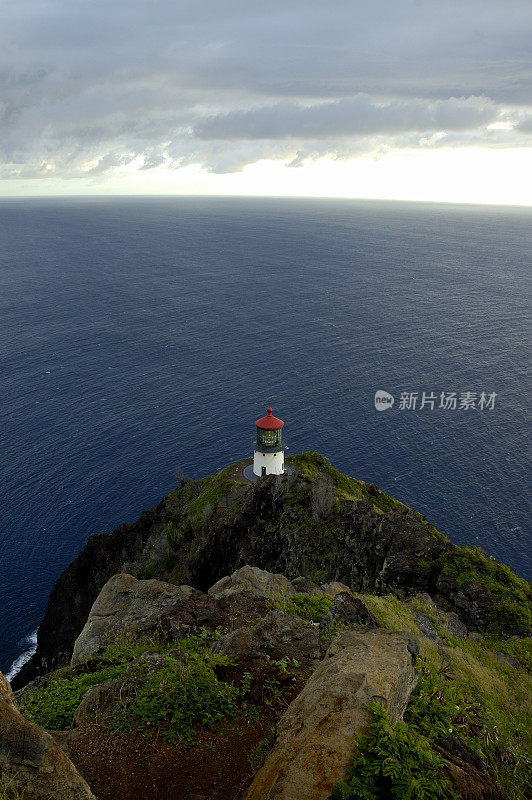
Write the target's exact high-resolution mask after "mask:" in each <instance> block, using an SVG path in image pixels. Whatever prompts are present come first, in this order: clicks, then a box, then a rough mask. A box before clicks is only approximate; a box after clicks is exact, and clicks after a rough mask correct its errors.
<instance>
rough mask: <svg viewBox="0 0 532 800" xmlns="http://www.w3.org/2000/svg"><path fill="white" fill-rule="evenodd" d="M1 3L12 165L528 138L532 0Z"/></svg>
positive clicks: (210, 159)
mask: <svg viewBox="0 0 532 800" xmlns="http://www.w3.org/2000/svg"><path fill="white" fill-rule="evenodd" d="M2 18H3V19H2V26H1V28H0V162H1V163H0V175H3V176H4V177H5V176H20V177H27V176H28V175H32V176H36V177H37V176H39V177H42V178H43V179H45V178H46V177H47V176H48V175H50V174H53V175H54V176H56V177H57V176H63V177H76V176H79V175H87V174H91V175H93V176H97V175H101V174H110V173H112V172H113V171H114V170H120V169H122V168H123V167H124V166H125V165H127V164H129V165H135V166H136V168H138V169H139V170H148V169H157V168H158V167H161V166H166V167H169V168H174V169H177V168H179V167H182V166H186V165H188V164H192V163H197V164H201V165H202V166H204V167H205V168H206V169H209V170H212V171H219V172H226V171H233V170H238V169H241V168H242V167H243V166H245V164H247V163H253V162H254V161H257V160H259V159H261V158H274V159H275V158H279V159H284V160H287V161H290V162H291V163H293V164H294V165H296V164H299V163H302V159H303V160H304V159H306V158H314V157H319V156H320V155H322V154H329V155H332V156H333V157H335V158H346V157H349V156H350V155H353V154H357V153H362V152H364V153H365V152H371V151H372V150H373V151H375V152H378V150H379V149H380V148H383V147H384V148H392V149H393V148H401V147H404V146H407V145H406V144H405V143H406V142H408V143H409V144H408V146H409V147H419V148H424V147H427V146H430V147H439V146H443V145H445V146H447V145H448V144H449V143H452V144H453V146H459V145H460V143H462V144H463V145H467V144H468V143H471V142H473V141H474V142H475V143H476V145H477V146H484V147H499V146H501V145H512V144H516V143H519V144H520V145H521V146H522V145H523V144H530V143H531V137H530V133H532V131H531V127H530V119H532V107H531V106H530V103H531V100H530V98H531V95H532V92H531V86H532V58H531V51H530V40H531V33H532V4H531V3H530V2H529V0H506V2H505V3H504V4H503V3H501V2H500V0H469V2H467V3H463V2H459V1H458V0H448V2H446V3H441V2H436V0H404V2H402V3H397V2H396V1H395V0H373V2H372V3H367V2H361V1H357V0H335V2H333V3H332V4H324V3H323V2H321V1H320V2H317V0H292V2H291V3H286V2H284V0H283V2H281V1H280V0H271V2H270V3H268V4H264V3H258V2H257V1H256V0H248V2H245V3H244V2H242V0H226V2H224V3H223V4H220V3H219V1H218V0H202V2H200V3H198V2H193V0H152V1H151V2H148V0H129V1H128V2H127V3H126V2H125V0H116V2H113V3H109V2H108V1H107V0H91V2H90V3H87V2H86V1H85V0H83V1H82V0H5V2H4V4H3V9H2ZM505 120H506V121H509V124H508V125H507V126H506V127H504V126H502V127H501V128H500V129H499V130H494V129H490V125H494V124H498V123H499V122H501V121H505ZM43 164H45V165H46V166H45V167H44V168H43V166H42V165H43Z"/></svg>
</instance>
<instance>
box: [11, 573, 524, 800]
mask: <svg viewBox="0 0 532 800" xmlns="http://www.w3.org/2000/svg"><path fill="white" fill-rule="evenodd" d="M527 654H529V650H527V645H526V642H524V640H522V639H519V638H516V637H514V638H512V639H510V640H505V639H501V638H497V637H494V636H493V635H492V634H490V635H484V636H483V635H481V634H480V633H478V632H476V631H469V630H468V629H467V627H466V626H465V625H464V624H463V623H462V622H460V620H459V619H458V617H457V615H456V613H455V612H453V611H446V610H444V609H443V608H442V607H440V606H438V604H437V603H435V602H434V600H433V599H432V598H431V597H430V596H429V595H427V594H419V593H418V594H415V595H412V596H411V597H410V598H408V599H403V600H400V599H398V598H397V597H396V596H395V595H393V594H387V595H375V594H371V593H360V592H356V591H354V590H353V589H352V588H351V587H348V586H346V585H344V584H341V583H340V582H338V581H329V582H326V583H323V584H320V585H318V584H317V583H315V582H313V581H311V580H309V579H308V578H306V577H304V576H298V577H297V578H295V579H293V580H289V579H288V578H287V577H286V576H285V575H282V574H272V573H270V572H267V571H265V570H261V569H259V568H258V567H252V566H249V565H245V566H243V567H241V568H240V569H238V570H237V571H235V572H234V573H232V574H231V575H226V576H224V577H223V578H221V579H220V580H219V581H217V582H216V583H215V584H214V585H212V586H211V587H209V589H208V592H206V593H205V592H202V591H200V590H199V589H197V588H194V587H192V586H190V585H186V584H185V585H179V586H176V585H174V584H170V583H167V582H164V581H160V580H156V579H153V578H150V579H137V578H135V577H134V576H132V575H130V574H127V573H118V574H116V575H113V576H112V577H111V578H110V579H109V581H108V582H107V583H106V584H105V585H104V587H103V588H102V590H101V591H100V593H99V594H98V597H97V598H96V601H95V602H94V604H93V606H92V608H91V610H90V613H89V615H88V618H87V620H86V622H85V625H84V626H83V629H82V631H81V632H80V634H79V636H78V637H77V639H76V641H75V644H74V648H73V653H72V657H71V661H70V666H68V667H63V668H61V669H59V670H56V671H52V672H50V673H48V674H47V675H44V676H41V677H39V678H38V679H36V680H35V681H34V682H33V683H32V684H30V685H29V686H27V687H25V688H24V689H22V690H20V691H18V692H17V693H16V699H17V701H18V703H19V704H20V709H21V712H22V716H21V714H20V713H19V711H18V710H17V708H16V705H15V698H14V697H13V695H12V694H11V693H10V690H9V687H8V686H7V684H5V690H6V691H5V697H6V700H7V704H4V705H2V702H0V796H2V797H3V795H2V793H1V792H2V784H4V786H5V785H9V786H11V789H10V790H8V792H7V795H6V796H7V797H8V798H9V800H11V798H13V800H19V795H18V791H19V790H21V791H23V792H26V793H28V791H29V796H30V797H31V798H32V800H33V798H34V797H35V800H44V798H46V799H47V800H48V798H49V797H51V796H54V797H61V798H62V800H80V798H81V797H87V798H88V797H91V796H92V795H91V792H92V794H94V795H95V797H97V798H98V800H116V798H118V797H120V798H121V800H146V798H147V797H150V798H153V800H190V798H194V800H211V799H212V798H217V799H218V800H264V798H266V797H268V798H270V800H355V798H359V797H367V798H372V799H373V800H388V798H390V797H395V798H398V800H402V799H403V798H404V799H405V800H406V798H409V800H459V799H460V798H462V800H510V798H512V799H513V798H526V797H528V791H529V788H530V774H529V773H527V746H528V739H529V736H530V728H531V724H530V723H531V720H530V710H529V709H528V708H527V706H526V701H527V698H528V697H529V695H530V691H531V679H530V674H529V671H528V670H529V667H530V664H529V662H528V661H527V659H528V658H529V655H527ZM1 700H2V684H1V681H0V701H1ZM38 725H42V726H44V727H46V728H48V729H51V735H50V733H47V732H45V731H43V730H42V728H39V727H38ZM26 734H29V735H26ZM30 744H31V747H30ZM59 748H61V750H62V751H63V753H64V755H63V754H62V753H61V751H60V749H59ZM30 750H31V752H30ZM30 756H31V757H30ZM41 766H42V767H43V768H41ZM76 770H77V771H76ZM39 787H40V788H39ZM89 787H90V788H89ZM36 789H37V793H36V792H35V790H36ZM39 791H40V792H41V793H39ZM32 792H33V793H32ZM24 796H25V795H24Z"/></svg>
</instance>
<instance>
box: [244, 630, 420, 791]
mask: <svg viewBox="0 0 532 800" xmlns="http://www.w3.org/2000/svg"><path fill="white" fill-rule="evenodd" d="M417 649H418V645H417V642H416V640H415V639H414V638H413V637H412V636H411V635H410V634H406V633H395V632H392V631H387V630H382V629H377V630H371V631H368V632H366V633H359V632H355V631H345V632H344V633H342V634H340V635H339V636H338V637H337V638H336V639H335V641H334V642H333V643H332V645H331V646H330V647H329V649H328V651H327V653H326V655H325V658H324V660H323V661H322V662H321V663H320V664H319V666H318V667H317V669H316V670H315V671H314V672H313V674H312V675H311V677H310V678H309V680H308V681H307V683H306V685H305V687H304V689H303V691H302V692H301V694H299V695H298V697H297V698H296V699H295V700H294V701H293V702H292V703H291V705H290V706H289V708H288V709H287V711H286V712H285V713H284V715H283V716H282V718H281V720H280V722H279V725H278V727H277V737H276V741H275V744H274V747H273V749H272V750H271V752H270V753H269V755H268V756H267V758H266V761H265V763H264V766H263V767H262V769H261V770H260V771H259V772H258V773H257V775H256V776H255V779H254V781H253V783H252V784H251V786H250V788H249V790H248V792H247V794H246V796H245V800H264V798H266V797H267V798H268V800H323V798H326V797H328V796H329V795H330V793H331V791H332V788H333V785H334V783H335V781H337V780H338V779H341V778H345V777H346V775H347V772H348V768H349V766H350V763H351V761H352V758H353V755H354V739H355V737H356V736H357V734H359V733H361V732H363V731H364V730H365V729H366V727H367V725H368V723H369V721H370V711H369V710H368V703H369V702H370V701H372V700H375V699H378V700H380V702H381V703H382V704H383V705H384V706H385V708H386V709H387V711H388V714H389V717H390V719H391V720H392V721H393V722H397V721H398V720H400V719H401V717H402V715H403V712H404V709H405V707H406V704H407V702H408V698H409V697H410V693H411V691H412V689H413V688H414V686H415V685H416V682H417V673H416V671H415V669H414V661H415V656H416V653H417Z"/></svg>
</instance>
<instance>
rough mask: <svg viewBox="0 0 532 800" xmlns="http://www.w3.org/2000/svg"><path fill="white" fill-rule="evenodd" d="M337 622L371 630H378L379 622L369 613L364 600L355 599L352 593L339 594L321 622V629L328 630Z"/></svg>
mask: <svg viewBox="0 0 532 800" xmlns="http://www.w3.org/2000/svg"><path fill="white" fill-rule="evenodd" d="M335 622H341V623H343V624H344V625H346V626H347V627H350V628H354V627H358V628H362V629H365V630H369V629H370V628H377V627H378V625H377V620H376V619H375V617H374V616H373V614H372V613H371V611H369V610H368V609H367V608H366V606H365V605H364V603H363V602H362V600H359V599H358V597H354V595H352V594H351V592H339V593H338V594H337V595H336V596H335V598H334V601H333V604H332V606H331V607H330V609H329V611H328V612H327V614H326V615H325V616H324V617H323V619H322V620H321V622H320V628H321V629H326V628H329V627H330V626H331V625H333V624H334V623H335Z"/></svg>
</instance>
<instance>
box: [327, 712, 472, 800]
mask: <svg viewBox="0 0 532 800" xmlns="http://www.w3.org/2000/svg"><path fill="white" fill-rule="evenodd" d="M371 713H372V721H371V722H370V725H369V729H368V733H367V734H362V735H360V736H358V737H357V739H356V746H357V750H358V754H357V755H356V756H355V759H354V761H353V765H352V768H351V772H350V774H349V777H348V780H347V781H346V782H344V781H339V782H338V783H337V784H336V785H335V788H334V792H333V799H334V800H355V799H356V800H392V798H393V799H394V800H453V798H456V795H455V794H454V793H453V791H452V789H451V785H450V783H449V781H448V780H447V779H446V778H445V777H443V776H442V775H441V774H440V770H441V768H442V766H443V761H442V759H441V758H440V757H439V756H438V755H437V754H436V753H434V752H433V751H432V750H431V748H430V744H429V742H428V741H427V739H426V738H425V737H423V736H420V735H419V734H418V733H417V732H415V731H413V730H412V729H410V728H409V726H408V725H407V724H406V723H405V722H398V723H397V724H396V725H392V723H391V722H390V721H389V719H388V717H387V716H386V712H385V710H384V709H383V708H382V706H381V705H380V704H379V703H377V702H375V703H373V704H372V705H371Z"/></svg>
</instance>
